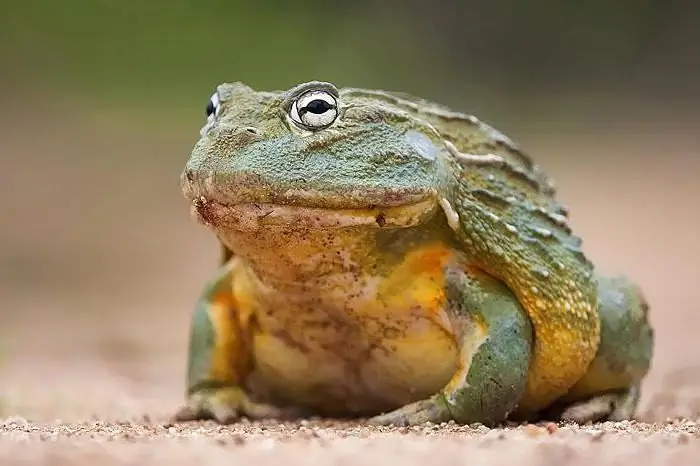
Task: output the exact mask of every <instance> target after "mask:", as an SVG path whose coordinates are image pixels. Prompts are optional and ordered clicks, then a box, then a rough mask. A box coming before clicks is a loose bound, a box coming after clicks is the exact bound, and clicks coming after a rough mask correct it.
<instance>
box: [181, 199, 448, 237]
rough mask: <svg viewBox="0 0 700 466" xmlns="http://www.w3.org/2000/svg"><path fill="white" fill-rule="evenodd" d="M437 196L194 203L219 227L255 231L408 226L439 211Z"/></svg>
mask: <svg viewBox="0 0 700 466" xmlns="http://www.w3.org/2000/svg"><path fill="white" fill-rule="evenodd" d="M438 205H439V204H438V202H437V201H436V199H435V198H431V199H424V200H421V201H418V202H413V203H409V204H404V205H397V206H385V207H377V206H373V207H367V208H328V207H313V206H298V205H286V204H275V203H258V202H255V203H240V204H239V203H235V204H228V203H222V202H220V201H216V200H209V199H206V198H204V197H200V198H198V199H195V200H194V201H193V202H192V210H193V214H194V215H196V216H197V218H198V219H199V220H200V221H201V222H203V223H205V224H207V225H211V226H213V227H215V228H217V229H224V230H237V231H247V232H254V231H257V230H261V229H292V230H307V229H335V228H347V227H357V226H364V227H370V228H409V227H411V226H415V225H418V224H420V223H422V222H424V221H426V220H427V219H428V218H429V217H431V216H432V214H433V213H434V212H435V211H436V209H437V207H438Z"/></svg>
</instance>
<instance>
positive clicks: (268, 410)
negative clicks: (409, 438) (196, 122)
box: [176, 82, 653, 424]
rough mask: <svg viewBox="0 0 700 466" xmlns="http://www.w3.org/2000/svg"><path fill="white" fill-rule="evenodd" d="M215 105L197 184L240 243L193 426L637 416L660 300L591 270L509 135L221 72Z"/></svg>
mask: <svg viewBox="0 0 700 466" xmlns="http://www.w3.org/2000/svg"><path fill="white" fill-rule="evenodd" d="M324 102H325V103H324ZM207 113H208V120H207V123H206V125H205V126H204V127H203V128H202V130H201V138H200V140H199V141H198V142H197V144H196V145H195V147H194V149H193V151H192V154H191V157H190V159H189V161H188V162H187V165H186V167H185V169H184V171H183V174H182V186H183V192H184V194H185V196H186V197H187V199H189V200H190V201H191V202H192V206H193V211H194V213H195V215H196V216H197V217H198V218H199V220H200V221H201V222H202V223H204V224H206V225H208V226H209V227H210V228H211V229H212V230H213V231H214V232H215V233H216V235H217V237H218V239H219V241H220V242H221V244H222V251H223V254H222V259H221V267H220V269H219V270H218V272H217V273H216V275H215V277H214V278H213V279H212V281H211V282H210V283H209V284H208V285H207V286H206V287H205V289H204V292H203V294H202V296H201V298H200V300H199V302H198V305H197V307H196V309H195V313H194V316H193V321H192V326H191V340H190V353H189V368H188V390H187V403H186V405H185V406H183V407H182V408H181V409H180V410H179V412H178V413H177V415H176V419H178V420H190V419H200V418H214V419H216V420H218V421H219V422H231V421H233V420H235V419H237V418H238V417H239V416H248V417H254V418H259V417H280V418H281V417H297V416H308V415H323V416H335V417H348V416H351V417H355V416H361V417H369V418H370V422H373V423H379V424H388V423H391V424H416V423H420V422H424V421H433V422H439V421H447V420H455V421H457V422H463V423H468V422H482V423H497V422H500V421H503V420H505V419H507V418H515V419H535V418H538V417H542V416H544V417H550V418H567V419H572V420H575V421H579V422H585V421H588V420H597V419H623V418H628V417H630V416H632V415H633V413H634V410H635V407H636V404H637V400H638V396H639V385H640V383H641V381H642V379H643V377H644V376H645V375H646V373H647V371H648V369H649V366H650V361H651V355H652V343H653V341H652V340H653V338H652V331H651V329H650V327H649V324H648V321H647V305H646V303H645V301H644V298H643V296H642V294H641V293H640V292H639V291H638V289H637V288H636V286H635V285H634V284H632V283H631V282H629V281H628V280H626V279H625V278H606V277H602V276H600V275H599V274H598V273H596V272H595V271H594V268H593V265H592V264H591V263H590V261H589V260H587V259H586V257H585V255H584V254H583V252H582V251H581V248H580V246H581V241H580V240H579V239H578V238H577V237H576V236H574V235H573V234H572V232H571V229H570V228H569V226H568V218H567V216H568V213H567V211H566V209H565V208H564V207H563V206H561V205H560V204H558V203H557V201H556V199H555V191H554V187H553V184H552V182H551V181H550V179H549V178H548V177H547V176H546V175H545V174H544V173H543V172H542V171H540V169H539V168H538V167H537V166H536V165H535V164H534V163H533V162H532V161H531V159H530V158H529V157H527V156H526V155H525V154H524V153H523V152H522V151H521V150H520V149H518V148H517V147H516V146H515V144H514V143H513V142H512V141H510V140H509V139H508V138H506V137H505V136H503V135H502V134H500V133H499V132H497V131H496V130H494V129H493V128H491V127H489V126H487V125H486V124H484V123H482V122H480V121H479V120H477V119H476V118H474V117H472V116H468V115H464V114H462V113H457V112H454V111H451V110H449V109H447V108H445V107H442V106H439V105H437V104H434V103H431V102H427V101H423V100H420V99H416V98H413V97H410V96H405V95H399V94H392V93H387V92H381V91H370V90H362V89H341V90H337V89H336V88H335V87H334V86H333V85H331V84H329V83H323V82H311V83H305V84H302V85H299V86H297V87H295V88H293V89H291V90H289V91H285V92H256V91H254V90H252V89H251V88H249V87H247V86H245V85H243V84H240V83H234V84H223V85H220V86H219V87H218V89H217V92H216V93H215V95H214V96H213V97H212V102H211V103H210V105H209V107H208V108H207Z"/></svg>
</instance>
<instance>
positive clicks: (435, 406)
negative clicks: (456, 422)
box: [367, 394, 452, 427]
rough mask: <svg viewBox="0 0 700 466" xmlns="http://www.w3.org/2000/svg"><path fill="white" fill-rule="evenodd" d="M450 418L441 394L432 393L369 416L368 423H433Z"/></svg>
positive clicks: (403, 424) (394, 424)
mask: <svg viewBox="0 0 700 466" xmlns="http://www.w3.org/2000/svg"><path fill="white" fill-rule="evenodd" d="M451 419H452V414H451V413H450V411H449V410H448V409H447V405H446V404H445V399H444V397H443V396H442V394H437V395H434V396H432V397H430V398H428V399H425V400H420V401H416V402H414V403H409V404H407V405H405V406H402V407H401V408H398V409H395V410H394V411H389V412H388V413H384V414H380V415H378V416H374V417H371V418H369V419H368V420H367V423H368V424H373V425H381V426H388V425H392V426H398V427H403V426H412V425H417V424H425V423H426V422H432V423H434V424H437V423H440V422H447V421H449V420H451Z"/></svg>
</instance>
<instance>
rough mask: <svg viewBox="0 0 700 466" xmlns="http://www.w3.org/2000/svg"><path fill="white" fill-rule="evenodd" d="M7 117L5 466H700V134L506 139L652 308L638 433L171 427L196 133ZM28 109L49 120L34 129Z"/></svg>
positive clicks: (199, 262) (615, 427)
mask: <svg viewBox="0 0 700 466" xmlns="http://www.w3.org/2000/svg"><path fill="white" fill-rule="evenodd" d="M12 108H13V116H12V118H11V119H8V120H7V121H4V122H3V124H2V125H0V128H1V129H0V154H3V155H2V157H3V162H6V163H10V164H11V166H12V170H11V173H12V174H13V175H14V176H6V177H5V179H4V182H3V183H2V184H0V194H3V195H4V198H5V199H11V200H12V202H5V203H3V205H2V206H1V207H0V214H2V217H3V218H4V219H5V221H4V222H3V225H7V227H4V228H2V230H0V260H1V261H2V267H1V268H0V293H1V294H2V296H3V306H4V308H3V309H2V312H1V313H0V380H2V385H1V386H0V463H1V464H24V463H31V464H56V465H62V464H76V463H78V462H80V463H85V464H87V463H89V462H92V463H94V464H144V463H146V462H150V463H159V462H160V463H162V464H165V463H167V464H171V465H175V464H193V463H194V462H198V463H202V462H206V463H210V464H217V463H221V464H224V463H226V464H230V463H231V462H232V461H242V462H255V461H260V462H261V464H264V463H262V462H267V461H270V462H273V461H274V462H277V461H284V462H285V463H287V464H289V465H294V464H350V463H354V462H355V461H361V462H363V463H381V462H384V461H390V460H396V461H398V462H400V463H402V464H425V463H426V462H430V463H432V464H435V465H437V464H462V463H463V464H467V463H468V464H487V463H488V464H513V463H514V462H530V461H533V462H537V463H539V464H553V465H554V464H564V463H566V464H592V462H596V463H600V464H627V463H631V462H648V463H650V464H657V463H673V464H693V460H694V461H695V463H694V464H700V460H699V458H700V427H699V426H700V357H699V356H698V354H699V353H698V352H697V347H696V344H695V342H696V333H697V330H696V329H697V327H696V326H697V325H700V313H699V312H698V307H697V304H696V303H697V300H696V299H695V295H694V292H695V290H696V288H697V284H698V271H699V270H700V266H698V263H699V261H698V259H699V258H700V242H698V241H697V228H698V226H700V214H699V213H698V209H697V203H696V201H697V199H699V198H700V187H698V183H697V179H698V175H699V174H700V155H698V154H699V152H698V149H699V147H698V146H699V145H698V144H697V140H696V138H695V137H694V136H690V135H691V134H693V131H694V127H695V126H696V125H691V124H685V126H684V125H683V124H678V122H669V123H668V124H667V125H665V126H663V127H661V126H659V125H657V124H655V122H653V121H651V120H649V121H646V120H644V119H643V118H638V119H636V120H635V121H634V125H633V126H620V125H618V126H614V127H612V129H611V127H609V126H606V125H600V127H605V128H606V131H604V132H601V133H597V132H598V131H599V127H591V126H587V125H584V126H580V127H576V128H574V129H573V130H570V131H568V132H567V133H566V134H564V135H559V136H558V137H557V139H556V140H554V139H553V138H552V137H550V135H548V134H542V133H539V132H538V131H536V130H528V131H522V134H520V135H518V134H516V135H515V137H516V139H520V140H521V141H522V142H524V143H525V144H526V146H527V147H528V148H529V149H530V151H531V152H533V153H536V154H538V160H540V161H541V162H542V164H543V165H544V167H545V168H546V169H547V170H549V171H550V172H552V173H553V174H554V176H555V177H556V179H557V181H558V185H559V186H560V193H561V197H562V199H563V200H564V201H565V202H566V203H567V204H569V206H570V208H571V211H572V216H573V223H574V228H575V229H576V230H577V231H578V232H579V234H580V235H581V236H582V237H583V238H584V241H585V243H584V244H585V246H586V250H587V252H588V254H589V256H590V257H591V258H592V259H593V260H594V261H595V262H596V263H598V264H599V265H600V267H602V268H603V269H605V270H609V271H611V272H619V271H625V272H626V273H628V274H629V275H630V276H631V277H632V278H634V279H635V280H636V281H638V282H639V283H640V284H641V286H642V287H643V288H644V290H645V291H646V293H647V295H648V298H649V301H650V303H651V305H652V322H653V324H654V326H655V328H656V336H657V338H656V341H657V349H656V354H655V360H654V365H653V368H652V372H651V373H650V375H649V377H648V379H647V380H646V382H645V385H644V393H643V399H642V403H641V406H640V409H639V414H638V416H637V418H638V419H637V420H635V421H632V422H623V423H603V424H596V425H590V426H583V427H579V426H566V425H554V424H545V425H541V426H506V427H504V428H501V429H493V430H491V429H486V428H484V427H479V426H472V427H460V426H456V425H439V426H421V427H417V428H410V429H389V428H368V427H363V426H361V425H359V424H339V423H335V424H333V423H324V422H321V421H309V422H304V423H300V424H277V423H264V424H256V423H248V422H241V423H240V424H237V425H234V426H228V427H220V426H216V425H214V424H211V423H202V424H187V425H172V424H170V423H169V422H168V419H169V416H170V414H172V412H173V410H174V409H175V408H176V407H177V406H178V405H179V404H180V403H181V401H182V390H183V385H182V384H183V371H184V362H185V351H186V341H187V323H188V319H189V312H190V309H191V306H192V303H193V302H194V299H195V298H196V296H197V294H198V293H199V290H200V287H201V286H202V284H203V282H204V280H205V279H206V278H207V274H208V273H209V272H210V271H211V267H212V265H213V263H214V260H215V257H216V246H215V244H214V242H213V240H212V238H211V236H210V235H209V234H208V232H206V231H205V230H204V229H203V228H200V227H199V226H197V225H195V224H194V223H193V222H192V221H191V220H190V218H189V217H188V211H187V206H186V205H185V204H184V201H183V200H182V199H181V198H180V197H179V193H178V191H177V177H178V175H179V170H180V168H181V166H182V164H183V163H184V161H185V159H186V156H187V150H188V148H189V146H190V144H191V143H192V142H193V140H194V137H195V136H196V129H197V128H198V126H197V125H198V124H199V123H200V122H199V120H196V119H195V118H194V117H193V121H192V122H187V123H188V124H187V126H183V127H181V128H175V129H172V128H169V129H167V130H166V129H165V128H156V129H153V128H149V129H148V130H144V129H143V128H138V127H135V126H134V125H132V124H130V123H129V121H128V119H124V121H120V122H118V123H119V124H116V123H115V121H114V119H113V118H112V119H107V118H105V117H104V116H103V115H100V114H90V115H85V114H82V116H81V117H80V118H78V117H75V118H71V115H77V113H76V111H75V109H73V108H67V107H66V104H65V103H59V104H56V107H54V108H45V109H41V110H40V111H39V110H37V109H36V107H32V106H30V105H18V106H12ZM30 111H31V112H34V114H37V113H41V114H42V115H44V116H45V118H46V119H47V121H51V122H52V124H51V125H37V124H30V123H29V121H31V120H30V119H29V118H24V117H28V116H29V113H28V112H30ZM22 112H27V113H26V114H23V113H22ZM52 112H53V113H52ZM17 113H19V115H17ZM196 117H197V118H198V117H199V115H196ZM686 123H687V122H686ZM190 125H191V126H190ZM37 128H39V130H38V131H39V133H37ZM584 129H585V130H586V131H588V132H589V133H586V132H585V131H584ZM593 132H596V136H595V137H593V136H592V134H593ZM163 154H165V155H163ZM170 154H172V157H171V156H170ZM563 155H565V157H564V156H563ZM572 161H574V162H573V164H572ZM137 162H138V164H137ZM134 167H138V168H137V169H135V168H134Z"/></svg>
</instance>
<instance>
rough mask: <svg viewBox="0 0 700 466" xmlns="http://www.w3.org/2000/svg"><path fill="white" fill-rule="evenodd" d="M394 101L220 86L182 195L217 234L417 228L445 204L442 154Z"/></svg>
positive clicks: (424, 127) (305, 88) (326, 86)
mask: <svg viewBox="0 0 700 466" xmlns="http://www.w3.org/2000/svg"><path fill="white" fill-rule="evenodd" d="M388 96H389V94H385V93H372V92H371V91H361V90H358V89H342V90H338V89H337V88H336V87H335V86H333V85H332V84H330V83H326V82H310V83H305V84H301V85H299V86H296V87H294V88H292V89H290V90H289V91H285V92H258V91H255V90H253V89H251V88H250V87H248V86H246V85H244V84H241V83H233V84H221V85H219V86H218V88H217V90H216V92H215V93H214V95H213V96H212V97H211V100H210V102H209V104H208V106H207V122H206V124H205V125H204V127H203V128H202V129H201V138H200V139H199V141H198V142H197V144H196V145H195V147H194V149H193V151H192V154H191V156H190V159H189V161H188V162H187V165H186V167H185V169H184V171H183V173H182V188H183V192H184V194H185V196H186V197H187V198H188V199H189V200H190V201H192V203H193V206H194V210H195V211H196V212H197V214H198V216H199V217H200V218H201V219H202V220H204V221H205V222H206V223H209V224H213V225H214V226H217V225H219V224H221V223H225V224H226V226H228V227H231V226H235V227H237V228H244V227H245V226H246V225H248V226H249V227H252V226H253V224H257V223H259V222H260V221H263V219H265V220H264V221H265V222H267V223H269V222H283V223H286V224H291V223H296V222H297V221H299V220H300V219H301V218H302V217H304V218H303V219H304V220H306V221H308V220H309V216H311V217H313V218H314V219H315V220H314V221H315V224H317V225H319V226H321V225H326V226H333V225H337V226H340V225H349V224H358V223H360V224H368V225H369V224H373V225H374V226H377V225H378V226H380V227H381V226H385V225H386V226H410V225H414V224H416V223H419V222H420V221H421V219H423V218H426V217H427V216H428V214H429V213H431V212H433V211H434V210H435V207H436V206H437V205H438V198H439V192H440V190H441V186H443V185H444V182H443V179H444V176H443V175H444V168H443V165H442V161H441V157H440V156H439V153H440V151H441V150H443V149H444V146H443V145H442V144H441V143H440V138H439V135H438V134H437V133H436V132H435V130H434V129H433V128H432V127H431V126H430V125H429V124H427V123H425V122H422V120H420V119H419V118H417V117H416V114H415V112H411V111H410V109H406V108H402V107H400V106H397V105H395V104H393V103H392V101H391V99H389V98H387V97H388ZM271 213H274V215H271ZM290 216H291V217H290ZM275 219H276V220H275ZM224 220H225V222H224ZM232 222H233V224H232ZM301 223H304V222H301Z"/></svg>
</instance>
